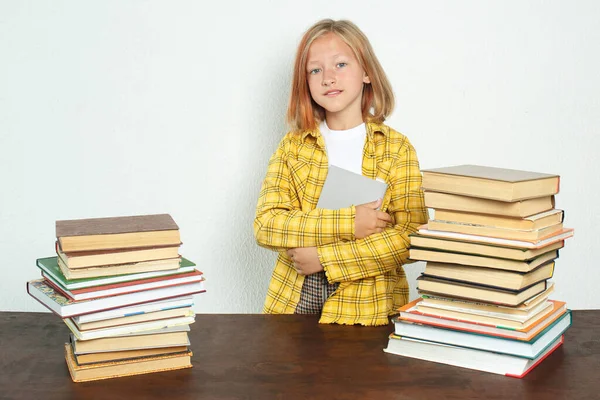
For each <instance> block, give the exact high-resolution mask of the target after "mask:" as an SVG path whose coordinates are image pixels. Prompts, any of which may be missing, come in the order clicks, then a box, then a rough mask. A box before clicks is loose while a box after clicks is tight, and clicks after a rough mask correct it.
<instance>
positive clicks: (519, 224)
mask: <svg viewBox="0 0 600 400" xmlns="http://www.w3.org/2000/svg"><path fill="white" fill-rule="evenodd" d="M563 215H564V214H563V211H562V210H556V209H554V210H550V211H544V212H542V213H539V214H534V215H530V216H529V217H525V218H514V217H502V216H496V215H486V214H474V213H468V212H461V211H451V210H435V219H436V220H438V221H447V222H457V223H460V224H470V225H480V226H494V227H496V228H505V229H519V230H523V231H531V230H535V229H542V228H546V227H548V226H551V225H555V224H558V223H561V222H563Z"/></svg>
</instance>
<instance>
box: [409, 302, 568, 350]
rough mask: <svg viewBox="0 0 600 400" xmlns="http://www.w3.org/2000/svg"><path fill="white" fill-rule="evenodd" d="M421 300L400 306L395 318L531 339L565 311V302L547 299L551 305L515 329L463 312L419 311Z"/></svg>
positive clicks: (517, 338)
mask: <svg viewBox="0 0 600 400" xmlns="http://www.w3.org/2000/svg"><path fill="white" fill-rule="evenodd" d="M421 300H422V299H421V298H418V299H416V300H413V301H411V302H410V303H408V304H406V305H404V306H403V307H401V308H400V309H399V310H398V311H399V312H400V316H398V317H397V319H398V320H402V321H407V322H413V323H418V324H423V325H431V326H435V327H438V328H446V329H453V330H458V331H465V332H472V333H478V334H484V335H493V336H497V337H503V338H508V339H516V340H521V341H529V340H531V339H532V338H533V337H535V336H536V335H537V334H539V333H540V332H542V331H544V330H545V329H546V328H548V327H549V326H550V325H552V324H553V323H554V322H555V321H556V320H558V319H559V318H560V317H561V316H563V315H564V314H565V313H566V312H567V307H566V303H565V302H562V301H556V300H549V302H551V303H552V307H551V308H549V309H548V310H545V311H543V312H541V313H540V314H539V317H538V319H537V320H535V322H534V323H532V324H531V325H529V326H527V327H526V328H521V329H516V328H510V327H507V326H503V325H500V324H491V323H485V322H478V321H474V320H473V316H471V315H469V314H465V313H463V314H462V316H461V317H460V318H453V317H448V316H440V315H433V314H429V313H423V312H419V311H418V310H417V307H416V306H417V305H418V303H420V302H421ZM457 314H458V313H457Z"/></svg>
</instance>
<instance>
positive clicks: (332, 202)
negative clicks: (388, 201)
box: [317, 165, 388, 210]
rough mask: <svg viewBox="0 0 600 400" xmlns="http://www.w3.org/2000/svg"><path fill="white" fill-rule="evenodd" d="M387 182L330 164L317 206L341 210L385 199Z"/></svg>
mask: <svg viewBox="0 0 600 400" xmlns="http://www.w3.org/2000/svg"><path fill="white" fill-rule="evenodd" d="M387 187H388V185H387V183H385V182H384V181H382V180H376V179H371V178H369V177H366V176H364V175H361V174H357V173H356V172H352V171H349V170H347V169H344V168H340V167H336V166H335V165H330V166H329V170H328V172H327V178H326V179H325V183H324V184H323V189H322V190H321V196H320V197H319V202H318V203H317V208H325V209H329V210H339V209H340V208H346V207H350V206H352V205H355V206H357V205H360V204H365V203H370V202H372V201H376V200H378V199H383V196H384V195H385V191H386V190H387Z"/></svg>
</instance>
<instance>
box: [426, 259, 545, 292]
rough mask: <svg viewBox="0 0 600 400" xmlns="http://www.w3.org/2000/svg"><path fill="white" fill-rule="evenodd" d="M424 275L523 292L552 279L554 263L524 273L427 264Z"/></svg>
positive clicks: (433, 263) (468, 266)
mask: <svg viewBox="0 0 600 400" xmlns="http://www.w3.org/2000/svg"><path fill="white" fill-rule="evenodd" d="M424 274H425V275H426V276H430V277H433V278H442V279H449V280H453V281H458V282H466V283H474V284H478V285H486V286H489V287H494V288H500V289H509V290H523V289H524V288H527V287H529V286H531V285H533V284H536V283H538V282H541V281H545V280H547V279H550V278H552V275H553V274H554V261H548V262H546V263H544V264H542V265H540V266H539V267H537V268H535V269H534V270H532V271H529V272H525V273H523V272H515V271H506V270H501V269H493V268H483V267H473V266H470V265H459V264H444V263H436V262H428V263H427V265H426V266H425V271H424Z"/></svg>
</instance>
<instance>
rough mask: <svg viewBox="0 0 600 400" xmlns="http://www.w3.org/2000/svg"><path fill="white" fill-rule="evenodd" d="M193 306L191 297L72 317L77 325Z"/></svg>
mask: <svg viewBox="0 0 600 400" xmlns="http://www.w3.org/2000/svg"><path fill="white" fill-rule="evenodd" d="M193 305H194V298H193V297H192V296H184V297H177V298H174V299H167V300H160V301H153V302H150V303H143V304H138V305H135V306H128V307H119V308H115V309H112V310H108V311H100V312H96V313H91V314H85V315H80V316H78V317H73V320H74V321H75V322H76V323H77V324H85V323H87V322H96V321H104V320H107V319H113V318H121V317H130V316H132V315H137V314H147V313H151V312H156V311H164V310H171V309H174V308H181V307H191V306H193Z"/></svg>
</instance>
